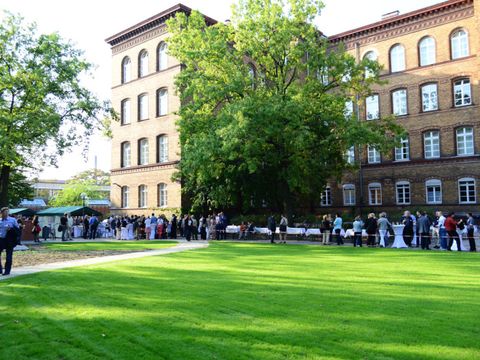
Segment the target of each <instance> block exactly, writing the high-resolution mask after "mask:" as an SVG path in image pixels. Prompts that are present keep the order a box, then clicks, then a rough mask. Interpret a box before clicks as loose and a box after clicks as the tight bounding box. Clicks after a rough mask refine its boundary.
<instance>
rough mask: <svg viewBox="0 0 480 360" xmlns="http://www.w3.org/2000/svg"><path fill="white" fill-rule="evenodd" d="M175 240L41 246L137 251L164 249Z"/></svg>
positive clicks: (56, 248)
mask: <svg viewBox="0 0 480 360" xmlns="http://www.w3.org/2000/svg"><path fill="white" fill-rule="evenodd" d="M177 244H178V243H177V242H176V241H148V240H147V241H121V242H120V241H109V242H64V243H43V244H42V247H45V248H46V249H48V250H58V251H100V250H112V251H127V250H132V251H138V250H156V249H164V248H167V247H172V246H175V245H177Z"/></svg>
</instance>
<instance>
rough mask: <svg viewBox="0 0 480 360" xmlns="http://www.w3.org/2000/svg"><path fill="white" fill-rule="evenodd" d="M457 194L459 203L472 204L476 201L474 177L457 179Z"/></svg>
mask: <svg viewBox="0 0 480 360" xmlns="http://www.w3.org/2000/svg"><path fill="white" fill-rule="evenodd" d="M458 196H459V200H460V204H473V203H475V202H476V189H475V179H471V178H463V179H460V180H458Z"/></svg>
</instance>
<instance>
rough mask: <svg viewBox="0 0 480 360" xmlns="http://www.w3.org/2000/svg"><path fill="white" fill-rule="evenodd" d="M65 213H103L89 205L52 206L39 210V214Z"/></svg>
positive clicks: (58, 214)
mask: <svg viewBox="0 0 480 360" xmlns="http://www.w3.org/2000/svg"><path fill="white" fill-rule="evenodd" d="M64 214H70V215H72V216H82V215H96V216H100V215H102V213H100V212H98V211H97V210H93V209H92V208H89V207H88V206H85V207H83V206H63V207H52V208H49V209H45V210H41V211H39V212H37V215H38V216H63V215H64Z"/></svg>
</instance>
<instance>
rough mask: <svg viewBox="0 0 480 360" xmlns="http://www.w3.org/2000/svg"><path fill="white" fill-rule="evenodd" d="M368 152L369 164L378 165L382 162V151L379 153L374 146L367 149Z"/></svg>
mask: <svg viewBox="0 0 480 360" xmlns="http://www.w3.org/2000/svg"><path fill="white" fill-rule="evenodd" d="M367 152H368V163H369V164H378V163H379V162H380V161H381V158H380V151H378V150H377V149H376V148H375V147H374V146H370V145H369V146H368V147H367Z"/></svg>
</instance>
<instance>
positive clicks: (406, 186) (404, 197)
mask: <svg viewBox="0 0 480 360" xmlns="http://www.w3.org/2000/svg"><path fill="white" fill-rule="evenodd" d="M395 189H396V195H397V204H398V205H408V204H410V183H409V182H408V181H400V182H398V183H397V184H396V185H395Z"/></svg>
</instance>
